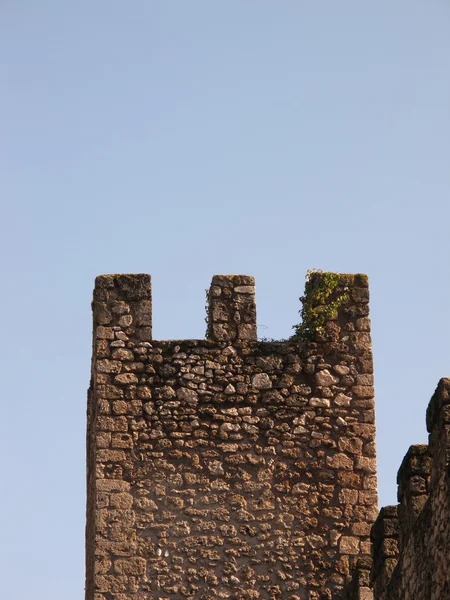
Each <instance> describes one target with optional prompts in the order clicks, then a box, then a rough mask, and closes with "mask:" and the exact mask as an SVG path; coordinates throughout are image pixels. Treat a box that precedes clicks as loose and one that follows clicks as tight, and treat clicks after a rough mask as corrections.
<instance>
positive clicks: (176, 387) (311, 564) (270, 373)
mask: <svg viewBox="0 0 450 600" xmlns="http://www.w3.org/2000/svg"><path fill="white" fill-rule="evenodd" d="M207 295H208V306H207V321H208V327H207V339H204V340H153V339H152V314H151V308H152V294H151V280H150V276H149V275H144V274H138V275H102V276H99V277H97V279H96V284H95V290H94V301H93V315H94V355H93V362H92V377H91V381H92V383H91V388H90V391H89V402H88V510H87V514H88V521H87V530H86V540H87V541H86V547H87V565H86V566H87V568H86V573H87V576H86V598H87V600H131V599H132V598H133V599H135V600H137V599H141V598H142V599H143V598H155V599H156V598H195V599H207V598H210V599H213V598H214V599H216V598H224V599H226V598H229V599H244V598H249V599H250V598H254V599H259V598H260V599H271V600H274V599H278V598H280V599H281V598H283V599H284V598H290V599H292V600H304V599H308V600H313V599H314V600H331V599H333V600H341V599H342V600H343V598H344V597H347V593H350V592H348V590H350V589H351V590H353V591H352V592H351V593H352V594H353V595H352V598H365V599H367V598H368V596H367V590H368V588H367V586H366V585H365V584H364V582H365V580H366V579H367V568H366V569H365V570H364V568H363V566H364V565H366V567H367V560H369V558H370V538H369V535H370V529H371V525H372V523H373V521H374V520H375V517H376V513H377V509H376V504H377V493H376V461H375V425H374V398H373V365H372V352H371V341H370V321H369V318H368V315H369V307H368V301H369V291H368V282H367V278H366V277H365V276H364V275H341V274H333V273H312V274H310V276H309V277H308V280H307V283H306V289H305V294H304V296H303V309H302V316H303V322H302V323H301V324H299V325H298V326H297V327H296V328H295V333H294V336H293V337H292V338H291V339H289V340H284V341H279V342H268V341H257V337H256V301H255V281H254V279H253V277H250V276H247V275H215V276H214V277H213V278H212V282H211V286H210V289H209V292H208V294H207ZM363 559H365V560H366V563H364V560H363ZM361 560H363V562H361ZM358 561H359V562H358ZM357 565H359V567H358V569H357V572H358V573H359V575H356V574H355V575H353V569H354V568H355V567H357ZM361 565H362V566H361ZM355 573H356V571H355ZM364 573H365V575H364ZM363 584H364V585H363ZM349 586H350V587H349ZM361 586H362V587H361ZM366 588H367V589H366Z"/></svg>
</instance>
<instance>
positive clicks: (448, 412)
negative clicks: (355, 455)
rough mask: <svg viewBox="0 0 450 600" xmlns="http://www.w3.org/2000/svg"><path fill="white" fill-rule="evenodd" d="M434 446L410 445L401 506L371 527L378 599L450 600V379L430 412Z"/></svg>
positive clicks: (384, 510) (400, 487)
mask: <svg viewBox="0 0 450 600" xmlns="http://www.w3.org/2000/svg"><path fill="white" fill-rule="evenodd" d="M426 421H427V429H428V432H429V443H428V445H426V444H420V445H415V446H411V447H410V448H409V450H408V452H407V453H406V455H405V457H404V459H403V461H402V464H401V466H400V468H399V471H398V475H397V484H398V501H399V504H398V506H395V507H385V508H382V509H381V511H380V514H379V516H378V518H377V521H376V522H375V525H374V527H373V529H372V542H373V557H374V563H373V570H372V581H373V586H374V592H375V596H374V597H375V600H397V599H398V600H400V599H403V598H414V599H415V600H445V599H446V598H449V597H450V560H449V557H450V468H449V466H450V379H441V380H440V381H439V384H438V386H437V388H436V391H435V393H434V394H433V396H432V398H431V400H430V403H429V405H428V409H427V417H426Z"/></svg>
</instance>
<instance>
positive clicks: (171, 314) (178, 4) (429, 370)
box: [0, 0, 450, 600]
mask: <svg viewBox="0 0 450 600" xmlns="http://www.w3.org/2000/svg"><path fill="white" fill-rule="evenodd" d="M0 22H1V25H0V50H1V53H0V54H1V57H2V58H1V80H2V88H3V93H2V99H1V100H0V102H1V104H2V115H3V119H2V121H3V124H2V125H3V126H2V129H3V135H2V141H1V142H0V144H1V167H0V168H1V171H2V175H1V188H2V197H3V199H4V203H3V211H2V219H1V225H0V226H1V230H2V231H1V235H0V239H1V244H2V252H1V260H2V271H3V272H2V279H3V285H4V288H3V291H2V293H1V304H2V312H1V314H3V317H4V318H3V321H2V339H3V343H2V350H1V355H2V359H1V360H2V363H1V364H2V367H3V378H2V390H3V394H2V418H1V420H0V430H1V431H0V440H1V451H2V456H3V466H2V476H1V479H2V483H3V490H2V493H1V494H0V512H1V515H2V535H1V538H0V551H1V554H0V571H1V581H2V596H3V597H4V598H5V599H7V600H25V599H26V598H30V595H31V597H33V599H34V600H60V599H61V598H64V599H65V600H79V599H80V598H82V597H83V585H84V520H85V515H84V506H85V455H84V452H85V449H84V446H85V410H86V388H87V386H88V382H89V368H90V352H91V349H90V344H91V314H90V301H91V292H92V287H93V280H94V277H95V275H97V274H99V273H108V272H141V271H143V272H149V273H151V274H152V276H153V290H154V332H155V337H157V338H184V337H202V336H203V333H204V329H205V325H204V321H203V319H204V304H205V295H204V290H205V288H206V287H208V285H209V282H210V278H211V276H212V275H213V274H214V273H248V274H252V275H255V276H256V279H257V301H258V311H259V314H258V322H259V323H260V324H261V325H264V326H265V327H266V328H261V329H260V335H261V336H268V337H274V338H277V337H286V336H288V335H290V333H291V326H292V325H293V324H294V323H296V322H297V319H298V314H297V311H298V309H299V302H298V297H299V296H300V295H301V293H302V291H303V285H304V275H305V272H306V270H307V269H310V268H321V269H324V270H336V271H343V272H365V273H368V274H369V276H370V282H371V293H372V303H371V307H372V320H373V341H374V355H375V368H376V373H375V375H376V398H377V428H378V457H379V476H380V503H381V504H389V503H394V502H395V501H396V497H395V495H396V486H395V477H396V471H397V468H398V466H399V465H400V462H401V459H402V457H403V455H404V453H405V452H406V450H407V448H408V446H409V445H410V444H412V443H418V442H425V441H426V439H427V435H426V431H425V425H424V423H425V409H426V406H427V403H428V400H429V398H430V396H431V394H432V392H433V390H434V388H435V386H436V384H437V381H438V379H439V378H440V377H442V376H445V375H450V366H449V359H450V345H449V343H448V340H449V338H450V309H449V307H450V277H449V262H450V242H449V237H450V236H449V233H450V231H449V223H450V208H449V189H450V169H449V159H450V111H449V106H450V5H449V3H448V1H447V0H434V1H431V2H423V1H421V0H408V1H406V0H397V1H396V2H392V1H388V0H379V1H378V2H361V1H360V0H353V1H346V0H341V1H340V2H331V1H329V2H312V1H308V2H307V1H306V0H303V1H302V0H285V1H284V2H275V1H273V0H272V1H267V0H239V1H238V0H226V2H225V1H222V2H211V0H202V1H200V0H190V1H189V2H187V1H181V0H178V1H176V0H173V1H166V0H160V1H159V2H156V1H152V0H133V2H125V1H120V2H119V1H118V0H113V1H111V0H108V1H106V0H95V1H94V2H93V1H92V0H90V1H89V2H88V1H87V0H77V1H76V2H70V1H63V2H61V0H52V1H50V0H40V1H39V2H35V1H31V0H3V1H2V2H1V6H0ZM24 573H26V575H24Z"/></svg>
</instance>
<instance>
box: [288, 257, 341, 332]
mask: <svg viewBox="0 0 450 600" xmlns="http://www.w3.org/2000/svg"><path fill="white" fill-rule="evenodd" d="M316 273H320V277H314V275H315V274H316ZM338 284H339V275H338V274H337V273H330V272H326V273H324V272H323V271H321V270H320V269H313V270H310V271H308V272H307V273H306V284H305V293H304V295H303V296H302V297H301V298H300V300H301V302H302V308H301V310H300V315H301V318H302V321H301V323H299V324H298V325H293V327H292V328H293V329H294V334H293V335H292V336H291V338H290V340H291V341H304V340H313V339H314V337H315V335H316V333H319V334H320V333H323V331H324V327H325V324H326V323H327V321H329V320H330V319H334V318H336V316H337V311H338V309H339V307H340V306H341V305H342V304H343V303H344V302H346V301H347V300H348V288H344V290H343V293H342V294H340V295H339V296H338V297H337V298H335V299H334V300H332V301H331V300H330V298H331V297H332V296H333V294H334V293H335V291H336V288H337V286H338Z"/></svg>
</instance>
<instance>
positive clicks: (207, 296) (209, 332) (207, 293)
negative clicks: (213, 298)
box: [205, 289, 211, 340]
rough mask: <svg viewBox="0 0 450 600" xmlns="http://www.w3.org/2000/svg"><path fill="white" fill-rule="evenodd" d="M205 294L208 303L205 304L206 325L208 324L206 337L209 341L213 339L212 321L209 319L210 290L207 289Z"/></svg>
mask: <svg viewBox="0 0 450 600" xmlns="http://www.w3.org/2000/svg"><path fill="white" fill-rule="evenodd" d="M205 294H206V303H205V311H206V317H205V323H206V332H205V337H206V339H207V340H209V339H211V319H210V318H209V311H210V308H209V290H208V289H206V290H205Z"/></svg>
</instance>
